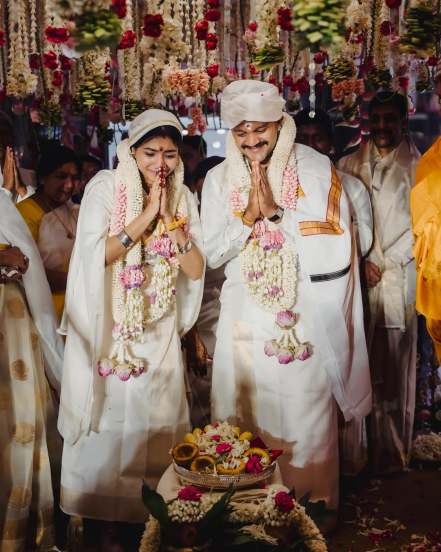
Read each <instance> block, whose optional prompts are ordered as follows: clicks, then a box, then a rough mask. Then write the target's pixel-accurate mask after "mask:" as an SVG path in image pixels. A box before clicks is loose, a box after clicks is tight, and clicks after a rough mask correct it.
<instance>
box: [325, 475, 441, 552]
mask: <svg viewBox="0 0 441 552" xmlns="http://www.w3.org/2000/svg"><path fill="white" fill-rule="evenodd" d="M343 487H344V488H343V490H342V509H341V519H340V523H339V525H338V527H337V529H336V530H335V532H334V533H333V534H332V535H331V536H330V537H329V539H328V542H329V552H389V551H391V552H392V551H393V552H438V551H441V468H439V467H427V466H424V467H423V466H421V465H416V466H414V467H413V469H411V470H410V471H408V472H405V473H403V474H400V475H396V476H390V477H388V478H381V479H370V478H367V477H366V478H363V479H360V480H358V481H355V482H346V483H345V484H343Z"/></svg>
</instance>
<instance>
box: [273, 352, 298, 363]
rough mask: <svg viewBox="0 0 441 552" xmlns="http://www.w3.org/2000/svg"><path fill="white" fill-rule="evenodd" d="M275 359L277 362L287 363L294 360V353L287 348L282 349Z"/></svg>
mask: <svg viewBox="0 0 441 552" xmlns="http://www.w3.org/2000/svg"><path fill="white" fill-rule="evenodd" d="M277 360H278V361H279V364H289V363H290V362H292V361H293V360H294V355H293V354H292V353H291V351H288V349H283V350H282V351H281V352H280V353H279V354H278V355H277Z"/></svg>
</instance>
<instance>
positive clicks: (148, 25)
mask: <svg viewBox="0 0 441 552" xmlns="http://www.w3.org/2000/svg"><path fill="white" fill-rule="evenodd" d="M163 27H164V19H163V17H162V15H161V14H160V13H156V14H150V13H148V14H147V15H146V16H144V27H143V30H142V32H143V34H144V36H149V37H151V38H159V37H160V36H161V33H162V28H163Z"/></svg>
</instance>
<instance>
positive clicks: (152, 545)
mask: <svg viewBox="0 0 441 552" xmlns="http://www.w3.org/2000/svg"><path fill="white" fill-rule="evenodd" d="M221 496H222V495H221V494H220V493H212V492H203V491H202V490H200V489H197V488H195V487H192V486H189V487H181V488H180V490H179V491H178V495H177V498H176V499H174V500H172V501H170V502H169V503H168V504H167V511H168V515H169V518H170V520H171V522H172V523H175V524H188V523H191V524H194V526H195V529H196V530H197V528H198V526H197V524H198V523H199V522H200V521H201V520H202V519H203V518H204V516H205V515H206V514H207V512H208V511H209V510H210V509H211V507H212V506H213V505H214V504H216V502H217V501H219V499H220V498H221ZM235 498H236V497H235V495H233V497H232V499H231V501H230V504H229V506H230V512H229V513H228V520H229V522H230V523H232V524H233V526H236V527H235V529H234V536H241V535H249V536H251V537H252V538H253V539H255V541H256V544H257V542H259V543H265V544H267V545H271V546H279V545H280V541H279V538H277V537H276V536H275V535H276V534H277V532H274V531H273V530H272V529H273V528H281V529H283V528H285V529H287V530H289V529H290V528H293V529H295V532H296V534H297V535H298V537H299V538H301V539H303V541H304V545H305V549H307V550H308V551H309V552H327V550H328V548H327V545H326V541H325V539H324V538H323V535H322V534H321V533H320V530H319V529H318V527H317V525H316V524H315V522H314V521H313V520H312V519H311V517H310V516H309V515H308V514H307V513H306V510H305V508H304V507H303V506H301V505H300V504H299V503H298V502H297V501H296V500H295V499H294V498H293V497H292V496H291V495H290V494H289V492H288V489H287V488H286V487H284V486H282V485H270V486H269V487H268V488H266V489H263V490H262V491H261V494H257V493H253V494H250V496H249V498H248V500H246V496H245V495H244V494H243V493H242V496H240V495H238V496H237V500H235ZM201 549H202V547H201ZM160 550H161V526H160V524H159V522H158V521H157V520H156V519H155V518H154V517H152V516H149V518H148V520H147V523H146V528H145V531H144V534H143V537H142V540H141V545H140V548H139V551H140V552H159V551H160Z"/></svg>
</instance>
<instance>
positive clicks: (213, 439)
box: [211, 435, 221, 443]
mask: <svg viewBox="0 0 441 552" xmlns="http://www.w3.org/2000/svg"><path fill="white" fill-rule="evenodd" d="M211 440H212V441H216V442H217V443H219V441H220V440H221V437H220V435H212V436H211Z"/></svg>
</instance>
